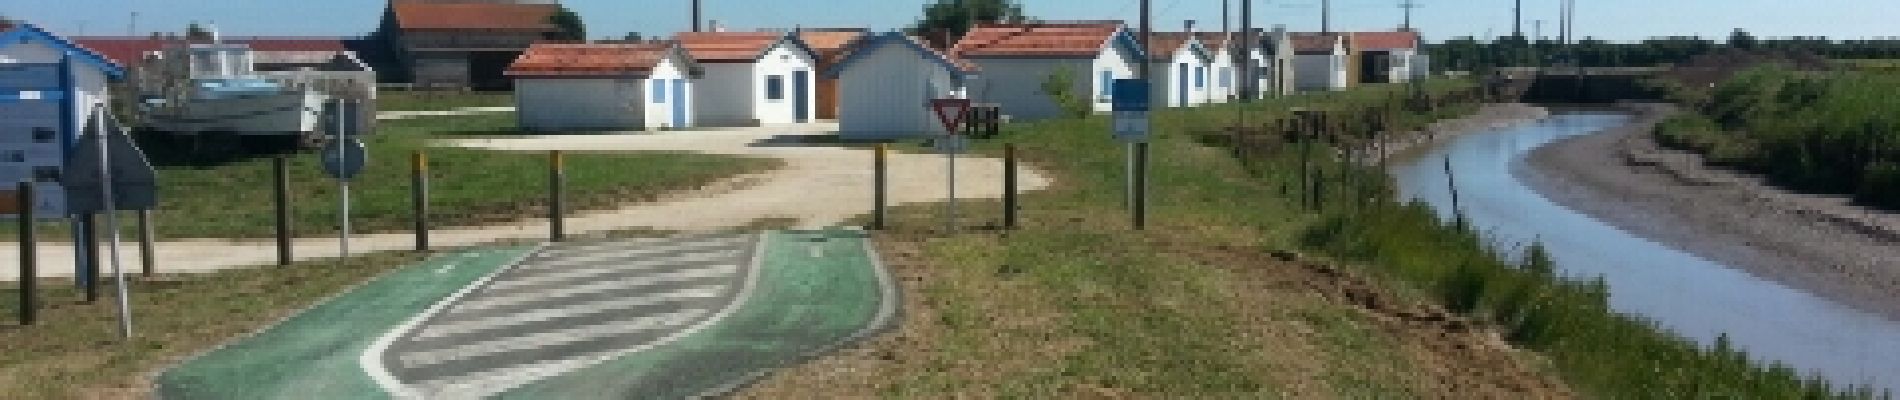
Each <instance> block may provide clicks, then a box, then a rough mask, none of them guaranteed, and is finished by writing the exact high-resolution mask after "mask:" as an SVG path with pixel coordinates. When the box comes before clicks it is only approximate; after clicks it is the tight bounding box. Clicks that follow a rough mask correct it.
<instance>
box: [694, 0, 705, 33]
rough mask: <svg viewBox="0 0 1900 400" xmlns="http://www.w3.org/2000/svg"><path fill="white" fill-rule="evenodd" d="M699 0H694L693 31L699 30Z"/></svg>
mask: <svg viewBox="0 0 1900 400" xmlns="http://www.w3.org/2000/svg"><path fill="white" fill-rule="evenodd" d="M699 21H704V20H703V19H700V18H699V0H693V32H699Z"/></svg>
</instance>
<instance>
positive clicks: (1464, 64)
mask: <svg viewBox="0 0 1900 400" xmlns="http://www.w3.org/2000/svg"><path fill="white" fill-rule="evenodd" d="M1729 48H1733V49H1740V50H1748V51H1771V52H1777V53H1789V52H1793V53H1812V54H1815V55H1818V56H1822V57H1826V58H1833V59H1900V39H1875V40H1842V41H1834V40H1829V39H1827V38H1825V37H1787V38H1766V39H1764V38H1760V37H1757V36H1755V35H1753V34H1750V33H1748V32H1747V31H1743V30H1736V31H1735V32H1733V33H1732V34H1730V35H1729V37H1728V38H1727V42H1726V43H1722V42H1717V41H1714V40H1710V39H1704V38H1700V37H1694V36H1672V37H1660V38H1652V39H1646V40H1642V41H1639V42H1634V43H1612V42H1608V41H1603V40H1599V39H1596V38H1583V39H1581V40H1578V41H1577V42H1576V43H1573V44H1571V45H1570V47H1568V48H1566V47H1564V46H1563V45H1562V44H1561V43H1557V42H1555V41H1549V40H1540V41H1536V42H1530V43H1527V42H1525V41H1524V40H1523V39H1521V38H1517V37H1511V36H1505V37H1499V38H1497V39H1495V40H1490V41H1480V40H1479V39H1478V38H1474V37H1470V36H1464V37H1457V38H1452V39H1450V40H1446V41H1444V42H1441V43H1438V44H1432V45H1428V46H1426V50H1425V51H1426V52H1427V53H1428V54H1431V56H1432V62H1433V64H1435V65H1438V66H1441V67H1443V68H1448V69H1455V70H1466V71H1482V70H1487V69H1490V68H1497V67H1517V66H1529V65H1540V63H1546V62H1550V61H1553V60H1565V59H1569V58H1570V56H1572V55H1574V58H1575V60H1574V61H1575V62H1576V63H1577V64H1580V65H1583V66H1586V67H1630V66H1652V65H1661V64H1678V63H1682V62H1685V61H1688V60H1689V59H1691V58H1694V57H1696V56H1700V55H1704V54H1709V53H1710V52H1714V51H1716V50H1721V49H1729Z"/></svg>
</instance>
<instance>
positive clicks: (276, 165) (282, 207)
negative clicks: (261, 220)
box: [271, 156, 292, 266]
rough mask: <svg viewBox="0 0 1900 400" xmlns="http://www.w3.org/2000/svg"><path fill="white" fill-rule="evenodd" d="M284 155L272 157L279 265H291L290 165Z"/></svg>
mask: <svg viewBox="0 0 1900 400" xmlns="http://www.w3.org/2000/svg"><path fill="white" fill-rule="evenodd" d="M288 163H289V160H287V159H285V158H284V156H277V157H275V158H272V159H271V169H272V172H273V173H272V174H271V175H273V176H275V178H273V179H272V180H273V181H275V183H276V184H275V185H272V186H273V187H274V190H273V191H275V192H276V197H277V265H279V266H289V265H290V262H291V261H292V260H291V253H290V166H289V165H287V164H288Z"/></svg>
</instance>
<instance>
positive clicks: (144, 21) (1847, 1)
mask: <svg viewBox="0 0 1900 400" xmlns="http://www.w3.org/2000/svg"><path fill="white" fill-rule="evenodd" d="M703 1H704V2H705V4H706V5H705V8H706V14H707V18H708V19H717V20H719V21H721V22H722V23H723V24H725V25H728V26H731V27H734V28H741V29H745V28H754V27H786V28H789V27H792V26H795V25H802V26H807V27H868V28H874V29H892V28H898V27H902V26H904V25H907V24H909V23H910V22H911V21H912V20H914V19H915V18H916V16H917V14H918V10H919V9H920V8H921V6H922V4H923V3H924V1H921V0H897V1H894V0H703ZM1153 1H1154V8H1155V10H1156V13H1155V21H1156V23H1155V24H1156V27H1157V28H1166V29H1179V28H1180V26H1181V21H1182V20H1186V19H1196V20H1199V21H1201V22H1200V24H1201V26H1202V27H1204V28H1205V29H1218V28H1219V26H1220V15H1221V5H1220V0H1153ZM1234 1H1235V2H1236V3H1237V2H1238V1H1239V0H1234ZM1400 1H1401V0H1334V1H1333V3H1334V4H1333V9H1334V17H1333V25H1334V26H1335V27H1336V29H1338V30H1378V29H1391V28H1393V27H1396V26H1397V25H1398V24H1399V22H1400V19H1401V16H1402V14H1401V12H1400V9H1399V7H1398V3H1399V2H1400ZM1417 1H1418V2H1419V4H1420V5H1421V8H1419V9H1418V10H1417V11H1416V14H1415V16H1414V24H1415V25H1417V26H1418V27H1419V28H1420V29H1422V30H1423V31H1424V32H1425V34H1426V36H1427V39H1428V40H1433V41H1437V40H1443V39H1445V38H1448V37H1452V36H1464V35H1477V36H1483V35H1486V34H1487V33H1489V34H1490V35H1491V36H1497V35H1502V34H1505V33H1507V32H1509V31H1510V29H1511V25H1510V24H1511V22H1510V21H1511V17H1510V6H1511V1H1512V0H1417ZM563 2H564V3H566V4H567V5H568V6H569V7H571V8H574V9H575V10H577V11H579V12H580V13H581V15H582V17H583V18H585V19H586V22H587V25H588V28H589V34H590V36H595V37H604V36H618V35H619V34H623V33H625V32H642V33H645V34H647V35H649V36H651V35H654V34H657V33H669V32H676V31H680V30H684V29H686V27H687V23H688V18H689V17H688V16H687V11H686V8H687V6H686V4H688V0H565V1H563ZM6 3H8V4H6V5H4V6H0V14H4V15H7V16H9V17H13V18H20V19H26V20H29V21H32V22H35V23H37V24H40V25H42V26H45V27H47V28H50V29H52V30H54V31H56V32H58V33H61V34H66V35H79V34H85V35H123V34H126V33H127V32H128V30H129V29H131V28H132V26H131V19H132V18H131V13H132V12H134V11H136V12H138V13H139V18H138V26H137V29H138V30H139V31H141V32H150V31H153V30H170V31H177V30H181V29H182V27H183V26H184V25H185V24H186V23H188V22H190V21H194V20H199V21H212V22H215V23H216V24H217V26H218V27H219V30H220V31H222V32H223V33H224V34H227V35H238V36H276V35H360V34H364V33H366V32H369V31H370V30H372V29H374V28H375V25H376V21H377V19H378V18H379V17H380V16H381V13H382V9H383V4H384V3H385V0H303V1H298V0H6ZM1318 3H1319V0H1256V3H1255V14H1256V17H1255V21H1256V24H1259V25H1261V26H1269V25H1271V24H1287V25H1288V26H1289V27H1291V28H1292V29H1295V30H1318V29H1319V8H1318V6H1317V4H1318ZM1579 3H1581V4H1579V5H1578V15H1579V17H1578V24H1577V32H1578V34H1579V35H1583V36H1595V37H1599V38H1606V39H1610V40H1618V41H1623V40H1634V39H1640V38H1645V37H1652V36H1658V35H1672V34H1699V35H1702V36H1711V37H1726V36H1727V34H1728V32H1729V31H1731V30H1733V29H1734V28H1745V29H1748V30H1749V31H1751V32H1755V33H1756V34H1757V35H1760V36H1788V35H1825V36H1829V37H1836V38H1849V37H1854V38H1865V37H1890V36H1900V24H1895V23H1894V22H1893V21H1894V20H1893V16H1896V15H1900V1H1897V0H1579ZM1023 4H1024V5H1025V8H1027V10H1028V12H1029V13H1030V14H1031V15H1034V16H1037V17H1042V18H1046V19H1124V20H1130V21H1133V20H1134V19H1135V18H1136V14H1135V13H1136V4H1138V3H1137V1H1136V0H1025V1H1023ZM1557 5H1558V0H1525V8H1526V11H1525V14H1526V16H1525V19H1526V22H1525V30H1526V31H1527V32H1526V33H1527V34H1528V33H1530V32H1528V31H1530V30H1532V26H1533V23H1532V22H1529V21H1530V20H1534V19H1542V20H1546V21H1547V22H1545V23H1544V32H1545V34H1546V35H1547V36H1555V32H1556V29H1557V28H1556V26H1557V23H1556V19H1557V16H1558V9H1557ZM1236 7H1238V6H1237V5H1236ZM1236 12H1237V11H1236ZM1236 24H1237V22H1236Z"/></svg>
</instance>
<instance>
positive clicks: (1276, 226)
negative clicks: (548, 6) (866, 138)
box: [748, 83, 1864, 398]
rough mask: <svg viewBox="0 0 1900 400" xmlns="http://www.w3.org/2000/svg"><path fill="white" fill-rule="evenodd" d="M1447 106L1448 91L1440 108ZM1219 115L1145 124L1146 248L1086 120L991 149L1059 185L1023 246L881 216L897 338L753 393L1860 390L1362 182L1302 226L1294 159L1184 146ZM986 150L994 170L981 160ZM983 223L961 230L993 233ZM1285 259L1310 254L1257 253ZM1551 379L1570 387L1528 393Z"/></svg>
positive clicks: (1039, 198)
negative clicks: (1622, 299)
mask: <svg viewBox="0 0 1900 400" xmlns="http://www.w3.org/2000/svg"><path fill="white" fill-rule="evenodd" d="M1441 84H1443V83H1441ZM1451 86H1459V85H1449V84H1448V85H1447V86H1437V87H1435V90H1439V91H1447V90H1452V89H1453V87H1451ZM1383 90H1389V89H1367V90H1363V91H1357V92H1352V93H1344V94H1336V95H1327V96H1318V97H1302V98H1295V99H1292V100H1289V101H1269V102H1266V103H1265V104H1262V105H1259V106H1255V107H1254V108H1250V109H1248V110H1249V111H1248V112H1245V113H1244V115H1246V116H1247V118H1250V120H1249V121H1252V122H1250V123H1249V124H1248V125H1250V126H1258V125H1266V124H1263V122H1266V121H1265V120H1267V119H1276V118H1282V117H1284V116H1285V113H1284V111H1283V110H1284V109H1285V108H1286V107H1288V106H1295V105H1298V106H1318V107H1322V108H1329V109H1333V110H1338V111H1340V112H1343V113H1347V114H1360V113H1363V112H1364V111H1365V110H1367V109H1369V108H1375V107H1376V108H1380V109H1388V110H1389V109H1396V108H1398V107H1397V104H1396V101H1394V100H1392V99H1391V98H1390V97H1388V96H1387V95H1386V92H1384V91H1383ZM1460 108H1462V110H1460ZM1444 110H1446V111H1441V113H1439V114H1438V115H1421V114H1413V113H1408V114H1405V115H1404V117H1403V118H1401V122H1400V124H1401V126H1405V127H1417V126H1419V125H1420V124H1422V123H1425V122H1427V121H1430V120H1433V119H1435V118H1440V117H1446V116H1450V115H1451V114H1457V113H1461V112H1465V111H1468V110H1469V108H1468V107H1451V108H1448V109H1444ZM1237 114H1239V113H1236V112H1235V109H1234V108H1232V107H1231V106H1219V107H1206V108H1202V109H1196V110H1187V111H1181V110H1169V111H1165V112H1161V113H1159V114H1158V116H1157V121H1156V123H1157V131H1158V132H1160V133H1161V136H1160V138H1159V139H1158V141H1157V142H1156V143H1155V144H1154V149H1155V150H1154V151H1155V152H1154V175H1153V176H1152V178H1153V182H1154V185H1155V186H1154V187H1153V203H1152V204H1153V207H1154V209H1153V216H1152V219H1151V223H1152V225H1151V227H1150V229H1149V230H1147V231H1146V232H1132V231H1130V230H1128V228H1127V226H1128V225H1127V219H1126V218H1127V217H1126V214H1125V213H1124V212H1123V211H1122V210H1123V208H1122V190H1121V187H1122V186H1121V185H1122V177H1123V175H1122V165H1123V164H1122V161H1123V159H1122V153H1121V152H1120V151H1119V150H1120V148H1119V147H1118V146H1117V145H1115V144H1114V143H1113V142H1112V141H1111V140H1110V139H1109V138H1108V134H1107V131H1108V124H1107V121H1106V120H1105V119H1103V118H1090V119H1086V120H1067V121H1048V122H1040V123H1033V124H1026V125H1019V126H1014V127H1010V128H1008V129H1006V133H1005V138H1006V139H1004V140H1006V141H1009V142H1014V143H1015V144H1016V145H1017V146H1018V148H1019V151H1021V152H1023V153H1024V155H1025V157H1027V159H1028V160H1029V161H1030V162H1031V165H1035V166H1037V167H1039V168H1042V169H1044V170H1046V171H1049V172H1051V173H1053V174H1054V175H1055V176H1056V177H1057V179H1058V184H1057V186H1056V187H1054V188H1052V189H1051V190H1049V191H1045V192H1039V193H1034V194H1030V195H1028V196H1027V198H1026V199H1025V200H1024V202H1023V207H1024V211H1023V215H1024V218H1025V227H1024V228H1023V229H1021V230H1019V231H1015V232H1011V233H1008V234H1007V235H1001V236H999V235H975V234H972V235H960V236H950V237H943V236H940V235H936V234H934V233H932V232H929V231H927V230H926V229H928V228H927V227H933V226H936V225H937V224H940V219H938V215H939V214H938V212H939V209H938V208H937V207H936V206H921V207H902V208H900V209H899V212H898V217H897V218H898V221H899V224H900V226H899V229H897V230H896V231H894V232H893V233H892V234H891V235H890V236H887V237H886V239H885V241H884V243H883V247H882V248H883V251H884V252H885V253H886V254H885V255H886V259H887V260H890V262H891V264H892V266H893V268H894V269H896V270H897V273H898V274H899V276H900V277H901V278H903V282H904V285H905V289H906V295H907V296H910V297H912V299H910V300H909V301H907V302H906V304H905V306H906V309H905V312H906V313H907V314H908V315H909V317H908V318H907V320H906V321H905V323H904V324H903V325H902V326H901V327H900V329H899V330H898V331H897V332H896V333H894V334H891V335H887V336H886V337H885V338H883V339H880V340H878V341H875V342H872V343H870V344H868V345H865V346H862V347H861V348H860V349H859V350H855V351H854V352H850V353H847V354H845V355H841V356H837V357H832V358H828V359H825V360H821V361H819V362H816V363H814V364H813V365H811V366H808V367H805V368H801V369H795V370H792V371H788V372H784V373H781V374H779V376H777V377H776V378H774V379H772V380H770V381H767V382H765V383H763V384H762V385H760V386H759V387H757V388H755V390H754V391H752V392H749V393H748V396H750V397H756V398H773V397H778V396H787V395H794V394H799V393H807V394H808V393H810V390H813V389H811V388H816V387H825V388H827V389H825V390H826V394H827V395H839V396H859V395H865V396H869V395H884V396H896V397H909V396H942V395H946V394H959V395H976V396H998V397H1073V396H1083V397H1121V396H1131V395H1132V396H1134V397H1175V398H1183V397H1185V398H1224V397H1256V396H1257V397H1288V398H1314V397H1322V398H1324V397H1340V398H1372V397H1389V398H1407V397H1409V398H1420V397H1472V398H1477V397H1487V396H1496V397H1503V398H1539V397H1544V396H1564V395H1565V394H1566V393H1568V392H1567V390H1566V389H1564V388H1563V387H1562V386H1564V385H1568V386H1570V387H1571V389H1574V390H1575V391H1576V392H1577V393H1574V394H1580V395H1582V396H1585V397H1601V398H1707V397H1723V396H1731V397H1739V398H1832V397H1850V398H1851V397H1855V396H1858V395H1863V394H1864V393H1846V392H1844V391H1838V390H1840V388H1838V387H1832V386H1829V385H1828V384H1825V383H1821V382H1817V381H1808V380H1804V379H1803V378H1801V377H1799V376H1798V375H1797V374H1796V373H1795V372H1794V371H1792V370H1790V369H1788V368H1785V367H1763V366H1761V365H1760V364H1759V363H1756V362H1754V361H1751V360H1749V359H1748V358H1747V356H1746V355H1745V354H1744V353H1742V352H1740V351H1734V350H1731V349H1727V348H1726V347H1717V348H1715V349H1703V348H1699V347H1698V346H1697V345H1695V344H1694V343H1692V342H1690V341H1688V340H1684V339H1681V338H1678V337H1676V336H1673V335H1671V334H1668V333H1665V332H1662V331H1660V330H1659V329H1658V328H1655V327H1654V326H1653V325H1651V324H1649V323H1647V322H1644V321H1641V320H1639V319H1636V318H1633V317H1629V316H1624V315H1621V314H1618V313H1616V312H1614V311H1613V310H1610V309H1609V307H1608V304H1607V302H1606V290H1607V289H1606V288H1604V287H1603V285H1602V284H1601V283H1600V281H1597V280H1593V279H1587V278H1586V279H1572V278H1566V277H1559V276H1556V275H1555V274H1554V273H1553V272H1551V271H1553V270H1554V268H1553V267H1552V266H1551V265H1549V261H1548V260H1547V259H1545V258H1542V257H1536V256H1533V257H1529V258H1528V260H1531V261H1527V262H1525V263H1523V264H1518V263H1513V262H1508V261H1504V260H1505V259H1507V258H1509V259H1515V258H1516V257H1509V256H1511V255H1508V254H1500V253H1501V250H1499V248H1500V247H1499V246H1497V245H1494V244H1492V243H1486V242H1485V241H1484V240H1482V239H1480V237H1481V235H1479V234H1478V233H1476V232H1470V231H1467V230H1461V229H1458V228H1455V227H1447V226H1444V225H1443V224H1440V222H1439V221H1438V220H1437V219H1436V218H1435V217H1434V216H1433V214H1432V213H1430V212H1429V211H1428V210H1427V209H1425V208H1423V207H1422V206H1415V205H1405V204H1398V203H1396V202H1394V201H1393V198H1392V196H1391V194H1390V191H1389V187H1388V186H1385V179H1384V178H1383V175H1382V174H1376V172H1375V171H1372V170H1368V169H1359V168H1344V167H1343V166H1342V165H1340V164H1339V163H1338V162H1337V161H1334V160H1331V159H1330V158H1328V157H1322V159H1321V160H1320V161H1319V164H1320V166H1321V167H1320V168H1321V170H1322V171H1324V174H1325V175H1326V176H1328V177H1329V178H1328V181H1329V182H1331V183H1329V184H1328V185H1327V186H1329V187H1330V188H1331V189H1329V192H1330V193H1329V194H1328V195H1327V196H1325V197H1324V202H1323V203H1324V204H1327V205H1328V206H1327V207H1325V210H1324V211H1323V212H1319V213H1311V212H1306V211H1302V210H1301V208H1300V206H1299V202H1298V200H1296V199H1297V196H1298V194H1299V193H1300V192H1301V190H1300V185H1299V182H1300V180H1299V173H1298V171H1299V165H1300V162H1299V158H1300V157H1299V152H1298V151H1297V149H1298V147H1297V146H1291V145H1287V144H1276V143H1274V141H1273V140H1271V139H1268V140H1262V141H1261V142H1265V143H1256V145H1251V146H1248V151H1247V161H1246V162H1245V163H1241V162H1236V160H1235V158H1234V157H1233V156H1232V154H1231V153H1230V152H1229V151H1228V150H1225V149H1221V148H1218V147H1212V146H1209V145H1207V144H1205V143H1208V142H1214V143H1219V142H1220V141H1221V139H1220V138H1221V137H1222V136H1224V135H1220V134H1215V135H1191V134H1190V133H1195V132H1210V131H1216V130H1218V129H1220V128H1221V127H1224V126H1227V125H1229V124H1231V123H1232V122H1233V121H1234V118H1235V117H1236V115H1237ZM1353 120H1356V119H1353ZM1349 129H1350V130H1349V131H1363V130H1362V129H1363V128H1349ZM982 151H984V152H986V153H988V154H990V155H996V154H997V153H999V151H998V150H997V149H996V145H995V144H994V143H991V144H986V145H985V146H984V149H983V150H982ZM1316 153H1319V154H1323V153H1320V152H1316ZM1353 182H1358V183H1360V184H1354V183H1353ZM994 206H995V204H994V203H993V202H989V203H981V205H979V206H975V207H969V208H965V210H983V211H966V212H971V213H979V214H978V215H980V218H981V219H982V220H984V221H995V219H996V218H997V215H996V211H994V210H993V209H991V208H987V207H994ZM1300 251H1305V252H1310V253H1315V254H1324V256H1318V257H1313V256H1308V257H1304V258H1305V259H1307V260H1308V261H1301V262H1287V261H1286V260H1284V258H1287V257H1277V256H1270V255H1274V254H1286V253H1289V252H1300ZM1316 259H1317V261H1316V262H1317V263H1318V264H1319V265H1341V264H1335V263H1336V262H1341V261H1343V262H1344V263H1346V264H1344V265H1345V266H1344V268H1342V269H1341V270H1340V271H1347V272H1345V273H1344V276H1347V277H1350V276H1351V275H1353V274H1355V273H1363V274H1366V275H1370V276H1372V277H1373V278H1372V281H1373V282H1376V284H1375V285H1371V286H1372V287H1369V288H1368V287H1355V286H1354V285H1353V284H1352V283H1351V282H1352V279H1350V278H1342V277H1341V276H1342V275H1341V274H1340V273H1338V272H1331V271H1333V270H1330V269H1327V268H1328V267H1318V268H1317V269H1316V268H1315V267H1313V266H1312V265H1314V264H1310V263H1311V262H1315V261H1312V260H1316ZM1327 259H1332V260H1341V261H1327ZM1355 271H1356V272H1355ZM1342 287H1346V288H1347V289H1343V290H1342V289H1341V288H1342ZM1341 291H1343V292H1344V293H1345V294H1344V295H1339V292H1341ZM1415 302H1426V303H1436V304H1444V305H1446V307H1447V308H1449V309H1451V310H1453V311H1455V312H1457V313H1459V314H1460V315H1463V316H1464V317H1465V318H1470V319H1472V320H1477V321H1482V322H1481V324H1482V325H1485V326H1487V327H1488V328H1480V329H1478V330H1479V331H1485V330H1490V331H1496V332H1498V335H1499V336H1502V337H1503V339H1505V340H1509V341H1510V342H1512V343H1515V344H1517V345H1519V346H1523V347H1528V348H1531V349H1535V350H1538V354H1540V355H1541V356H1540V357H1528V358H1526V357H1512V356H1508V355H1506V356H1499V355H1498V354H1499V353H1505V354H1515V353H1510V352H1508V351H1502V350H1500V351H1494V352H1485V351H1482V350H1481V349H1483V348H1486V346H1484V345H1483V344H1477V345H1473V344H1472V343H1470V342H1466V341H1461V340H1462V339H1460V338H1463V337H1464V336H1460V335H1459V334H1458V333H1456V332H1460V331H1465V332H1468V329H1470V328H1468V327H1462V325H1459V324H1457V323H1448V325H1441V326H1435V327H1433V326H1428V327H1423V328H1421V327H1420V326H1419V325H1416V323H1418V322H1419V321H1431V320H1435V318H1436V317H1432V315H1433V314H1432V313H1431V312H1429V311H1424V312H1421V311H1418V309H1417V308H1411V307H1412V306H1407V305H1405V304H1410V303H1415ZM1434 308H1436V307H1425V309H1427V310H1429V309H1434ZM1394 309H1399V310H1410V311H1393V310H1394ZM1394 320H1397V321H1404V322H1406V323H1414V325H1407V324H1405V323H1400V324H1399V325H1400V326H1397V327H1395V326H1393V325H1392V324H1391V322H1392V321H1394ZM1448 332H1451V333H1448ZM1476 336H1478V337H1489V336H1486V334H1476ZM1479 343H1484V342H1483V341H1482V340H1481V341H1479ZM1445 346H1449V347H1450V348H1453V349H1455V350H1447V349H1446V347H1445ZM1447 370H1450V371H1451V372H1445V371H1447ZM1552 376H1560V377H1562V380H1563V381H1565V382H1566V383H1564V384H1557V385H1556V387H1555V388H1552V387H1548V386H1543V385H1542V384H1540V383H1539V382H1548V381H1549V380H1550V379H1552V378H1551V377H1552ZM833 391H835V393H834V392H833Z"/></svg>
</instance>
